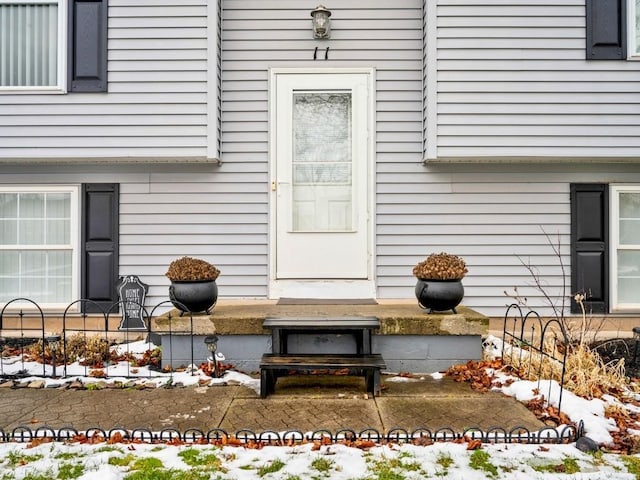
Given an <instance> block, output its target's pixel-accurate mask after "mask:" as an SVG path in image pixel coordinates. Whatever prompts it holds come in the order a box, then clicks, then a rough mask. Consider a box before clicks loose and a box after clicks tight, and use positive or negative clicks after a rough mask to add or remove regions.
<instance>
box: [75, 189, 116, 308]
mask: <svg viewBox="0 0 640 480" xmlns="http://www.w3.org/2000/svg"><path fill="white" fill-rule="evenodd" d="M118 196H119V185H118V184H113V183H90V184H84V185H82V262H81V263H82V279H81V283H82V289H81V290H82V291H81V296H82V298H83V299H88V300H93V301H94V302H96V303H97V304H98V305H99V306H100V307H102V308H103V309H104V310H107V309H108V308H109V307H110V306H111V305H112V304H113V303H115V302H117V301H118V292H117V289H116V283H117V281H118V251H119V248H118V237H119V219H118V216H119V213H118V212H119V208H118V204H119V198H118ZM84 307H85V311H86V312H91V311H92V310H94V309H93V308H91V307H93V305H90V304H88V303H87V304H85V305H84Z"/></svg>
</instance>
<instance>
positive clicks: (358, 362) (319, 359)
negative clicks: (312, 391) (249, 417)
mask: <svg viewBox="0 0 640 480" xmlns="http://www.w3.org/2000/svg"><path fill="white" fill-rule="evenodd" d="M386 367H387V366H386V364H385V363H384V360H383V359H382V355H380V354H371V353H369V354H284V355H283V354H278V353H266V354H264V355H263V356H262V361H261V362H260V396H261V397H262V398H266V397H267V395H269V394H270V393H273V392H274V391H275V388H276V382H277V380H278V377H282V376H286V375H288V374H289V372H290V371H292V370H293V371H296V372H304V371H312V370H348V373H349V375H358V376H363V377H365V382H366V386H367V392H370V393H371V395H373V396H374V397H375V396H376V395H379V394H380V370H382V369H384V368H386Z"/></svg>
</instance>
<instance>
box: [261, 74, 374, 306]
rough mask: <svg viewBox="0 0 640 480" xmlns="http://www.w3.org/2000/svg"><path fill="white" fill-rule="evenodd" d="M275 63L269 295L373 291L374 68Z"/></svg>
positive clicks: (347, 294) (353, 295) (344, 294)
mask: <svg viewBox="0 0 640 480" xmlns="http://www.w3.org/2000/svg"><path fill="white" fill-rule="evenodd" d="M271 73H272V75H271V112H270V113H271V145H270V147H271V180H272V196H271V210H270V211H271V240H272V241H271V250H270V251H271V281H270V296H271V297H272V298H280V297H311V298H363V297H374V296H375V285H374V282H373V261H372V257H373V253H372V252H373V242H372V240H373V231H372V225H371V218H372V214H373V212H372V210H373V207H372V197H373V194H372V190H373V189H372V183H373V182H372V173H373V172H372V170H373V169H372V158H371V152H372V151H373V148H372V144H371V142H372V140H373V139H372V135H371V133H370V132H372V131H373V123H372V122H373V111H374V109H373V105H372V104H371V102H372V95H371V92H372V85H373V71H372V70H370V69H357V70H352V69H350V70H342V69H330V70H325V69H322V70H316V69H313V70H304V71H301V70H298V69H274V70H272V72H271Z"/></svg>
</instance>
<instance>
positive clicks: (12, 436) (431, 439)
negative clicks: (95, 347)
mask: <svg viewBox="0 0 640 480" xmlns="http://www.w3.org/2000/svg"><path fill="white" fill-rule="evenodd" d="M582 435H584V425H583V423H582V422H580V423H579V424H578V425H577V426H574V425H567V426H565V427H563V428H562V429H556V428H552V427H545V428H543V429H541V430H537V431H530V430H528V429H526V428H524V427H514V428H512V429H510V430H506V429H504V428H501V427H493V428H490V429H488V430H486V431H482V430H480V429H478V428H468V429H465V430H464V431H462V432H455V431H454V430H453V429H451V428H441V429H438V430H429V429H428V428H417V429H414V430H405V429H402V428H393V429H391V430H389V431H387V432H386V433H385V432H380V431H378V430H376V429H374V428H366V429H364V430H361V431H359V432H356V431H355V430H351V429H342V430H338V431H336V432H331V431H330V430H324V429H323V430H315V431H313V432H302V431H300V430H288V431H286V432H275V431H271V430H268V431H263V432H254V431H253V430H250V429H242V430H238V431H236V432H234V433H231V432H227V431H226V430H223V429H220V428H214V429H211V430H208V431H204V430H201V429H198V428H189V429H187V430H184V431H182V432H181V431H180V430H178V429H176V428H165V429H162V430H159V431H152V430H150V429H148V428H134V429H127V428H122V427H117V428H112V429H110V430H105V429H102V428H100V427H92V428H88V429H87V430H84V431H79V430H76V429H74V428H73V427H64V428H60V429H57V430H56V429H53V428H51V427H47V426H41V427H38V428H30V427H28V426H18V427H16V428H14V429H12V430H11V431H7V432H5V431H3V430H2V429H0V442H32V441H33V440H35V439H38V438H48V439H51V440H54V441H82V439H93V440H97V441H104V442H113V441H119V442H136V441H137V442H145V443H162V442H174V441H176V440H177V441H181V442H186V443H198V444H205V443H206V444H211V443H213V444H219V445H220V444H222V445H247V444H254V445H274V446H291V445H298V444H302V443H307V442H316V441H317V442H322V443H340V442H357V441H371V442H375V443H377V444H380V443H414V444H416V445H429V444H431V443H435V442H459V441H473V440H478V441H481V442H482V443H530V444H550V443H555V444H564V443H572V442H575V441H576V440H577V439H578V438H580V437H581V436H582Z"/></svg>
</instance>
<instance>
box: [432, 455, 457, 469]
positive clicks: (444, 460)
mask: <svg viewBox="0 0 640 480" xmlns="http://www.w3.org/2000/svg"><path fill="white" fill-rule="evenodd" d="M436 463H437V464H438V465H440V466H441V467H442V468H449V467H450V466H451V465H453V464H454V463H455V462H454V461H453V458H451V455H449V454H448V453H442V452H441V453H439V454H438V458H436Z"/></svg>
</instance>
